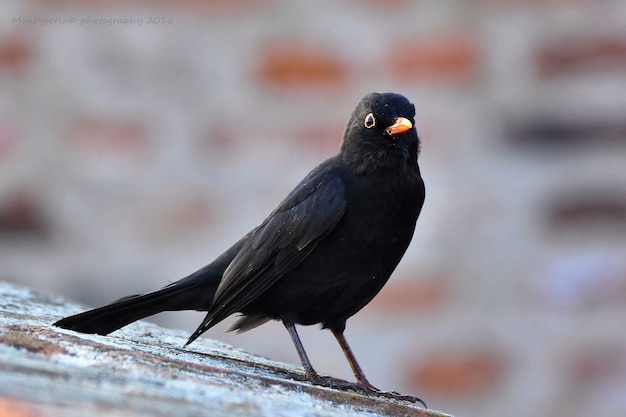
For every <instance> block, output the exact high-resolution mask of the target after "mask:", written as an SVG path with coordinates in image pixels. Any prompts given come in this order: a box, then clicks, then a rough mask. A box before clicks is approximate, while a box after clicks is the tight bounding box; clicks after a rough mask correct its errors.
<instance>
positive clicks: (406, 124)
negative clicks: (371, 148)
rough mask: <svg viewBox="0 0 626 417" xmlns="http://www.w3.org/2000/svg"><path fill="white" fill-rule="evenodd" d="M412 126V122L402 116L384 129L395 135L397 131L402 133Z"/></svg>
mask: <svg viewBox="0 0 626 417" xmlns="http://www.w3.org/2000/svg"><path fill="white" fill-rule="evenodd" d="M411 128H413V123H411V121H410V120H409V119H406V118H404V117H398V118H397V119H396V121H395V122H394V123H393V124H392V125H391V126H389V127H388V128H387V129H385V131H387V133H389V134H390V135H392V136H393V135H397V134H398V133H404V132H406V131H407V130H409V129H411Z"/></svg>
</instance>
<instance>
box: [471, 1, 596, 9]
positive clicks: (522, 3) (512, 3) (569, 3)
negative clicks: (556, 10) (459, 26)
mask: <svg viewBox="0 0 626 417" xmlns="http://www.w3.org/2000/svg"><path fill="white" fill-rule="evenodd" d="M592 1H593V0H481V3H482V4H484V5H486V6H489V7H492V8H495V7H510V6H513V7H518V6H519V7H524V8H529V7H537V6H550V7H561V8H562V7H565V6H577V5H581V4H582V5H585V4H589V3H591V2H592Z"/></svg>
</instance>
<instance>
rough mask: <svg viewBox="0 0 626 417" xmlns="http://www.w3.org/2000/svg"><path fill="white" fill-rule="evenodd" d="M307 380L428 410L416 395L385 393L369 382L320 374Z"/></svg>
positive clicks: (323, 385)
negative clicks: (414, 404)
mask: <svg viewBox="0 0 626 417" xmlns="http://www.w3.org/2000/svg"><path fill="white" fill-rule="evenodd" d="M306 379H307V380H308V381H309V382H311V383H312V384H313V385H319V386H322V387H328V388H333V389H338V390H340V391H355V392H360V393H363V394H365V395H368V396H373V397H383V398H390V399H392V400H397V401H407V402H411V403H420V404H422V405H423V406H424V408H428V407H427V406H426V403H425V402H424V401H422V400H421V399H420V398H418V397H416V396H414V395H406V394H400V393H399V392H396V391H383V390H380V389H378V388H376V387H375V386H373V385H372V384H370V383H369V382H368V381H361V382H349V381H346V380H343V379H339V378H333V377H330V376H321V375H318V374H313V375H307V376H306Z"/></svg>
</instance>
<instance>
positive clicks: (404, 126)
mask: <svg viewBox="0 0 626 417" xmlns="http://www.w3.org/2000/svg"><path fill="white" fill-rule="evenodd" d="M414 117H415V107H414V105H413V104H412V103H411V102H409V100H408V99H407V98H406V97H404V96H402V95H400V94H397V93H390V92H380V93H371V94H368V95H367V96H365V97H364V98H363V99H362V100H361V101H360V102H359V104H358V105H357V107H356V109H355V110H354V112H353V113H352V116H351V117H350V120H349V121H348V124H347V127H346V129H345V133H344V135H343V141H342V143H341V147H340V150H339V152H338V153H337V154H336V155H335V156H333V157H331V158H329V159H328V160H326V161H325V162H322V163H321V164H320V165H319V166H317V167H316V168H315V169H313V171H311V172H310V173H309V174H308V175H307V176H306V177H305V178H304V179H303V180H302V181H301V182H300V183H299V184H298V185H297V186H296V187H295V188H294V190H293V191H291V193H289V195H288V196H287V198H285V200H283V202H282V203H280V204H279V205H278V207H277V208H276V209H275V210H274V211H273V212H272V213H271V214H270V215H269V216H268V217H267V218H266V219H265V220H264V221H263V222H262V223H261V224H260V225H259V226H258V227H256V228H255V229H253V230H252V231H251V232H249V233H248V234H247V235H245V236H244V237H243V238H242V239H241V240H239V241H238V242H237V243H235V244H234V245H233V246H232V247H230V248H229V249H228V250H226V252H224V253H223V254H222V255H220V256H219V257H218V258H217V259H215V260H214V261H213V262H212V263H210V264H208V265H207V266H205V267H203V268H202V269H200V270H198V271H196V272H194V273H192V274H191V275H189V276H187V277H185V278H182V279H181V280H179V281H176V282H174V283H172V284H170V285H167V286H166V287H164V288H162V289H160V290H158V291H155V292H151V293H148V294H144V295H132V296H128V297H124V298H122V299H120V300H117V301H115V302H113V303H111V304H108V305H106V306H104V307H100V308H96V309H93V310H89V311H86V312H84V313H80V314H77V315H74V316H70V317H66V318H64V319H62V320H59V321H57V322H56V323H54V325H55V326H59V327H62V328H66V329H71V330H75V331H78V332H83V333H96V334H101V335H106V334H108V333H111V332H112V331H114V330H117V329H119V328H121V327H123V326H126V325H127V324H129V323H132V322H134V321H136V320H139V319H142V318H144V317H147V316H151V315H153V314H156V313H159V312H162V311H180V310H198V311H206V312H207V315H206V317H205V319H204V320H203V321H202V323H201V324H200V326H199V327H198V329H197V330H196V331H195V332H194V333H193V334H192V335H191V337H190V338H189V340H188V341H187V343H186V344H185V346H187V345H188V344H189V343H191V342H193V341H194V340H195V339H196V338H197V337H198V336H200V335H201V334H202V333H204V332H205V331H207V330H208V329H210V328H211V327H213V326H214V325H215V324H217V323H219V322H220V321H222V320H223V319H225V318H226V317H228V316H230V315H232V314H234V313H239V314H240V315H241V316H240V318H239V319H238V320H237V321H236V322H235V324H234V325H233V326H232V327H231V329H230V330H237V331H239V332H243V331H247V330H250V329H252V328H255V327H257V326H259V325H261V324H263V323H265V322H267V321H269V320H280V321H282V323H283V324H284V326H285V327H286V329H287V331H288V332H289V335H290V336H291V339H292V340H293V343H294V345H295V348H296V350H297V352H298V355H299V357H300V360H301V362H302V366H303V367H304V370H305V378H306V379H307V380H308V381H310V382H311V383H313V384H319V385H325V386H332V387H336V388H339V389H356V390H359V391H361V392H365V393H366V394H372V395H381V396H385V397H389V398H396V399H400V400H408V401H412V402H417V401H419V402H421V403H422V404H423V401H421V400H420V399H419V398H417V397H413V396H409V395H401V394H398V393H397V392H384V391H380V390H379V389H377V388H375V387H374V386H373V385H372V384H370V382H369V381H368V380H367V378H366V377H365V374H364V373H363V371H362V369H361V367H360V366H359V364H358V362H357V360H356V358H355V356H354V354H353V353H352V350H351V349H350V347H349V345H348V342H347V341H346V339H345V337H344V334H343V333H344V329H345V327H346V320H347V319H348V318H349V317H351V316H352V315H354V314H355V313H356V312H357V311H359V310H360V309H362V308H363V307H364V306H365V305H366V304H367V303H369V302H370V301H371V300H372V298H374V296H375V295H376V294H377V293H378V292H379V291H380V289H381V288H382V287H383V285H385V283H386V282H387V280H388V279H389V276H390V275H391V273H392V272H393V270H394V269H395V268H396V266H397V265H398V263H399V262H400V259H401V258H402V256H403V255H404V252H405V251H406V249H407V246H408V245H409V243H410V241H411V238H412V237H413V231H414V229H415V223H416V221H417V217H418V216H419V213H420V211H421V208H422V204H423V203H424V195H425V194H424V193H425V191H424V183H423V181H422V178H421V176H420V170H419V166H418V163H417V157H418V153H419V148H420V141H419V138H418V135H417V131H416V129H415V127H414V124H415V120H414ZM318 323H319V324H321V327H322V328H323V329H329V330H330V331H331V332H332V334H333V335H334V336H335V338H336V339H337V342H338V343H339V345H340V347H341V349H342V350H343V352H344V354H345V356H346V359H347V360H348V362H349V363H350V366H351V368H352V371H353V372H354V375H355V378H356V383H348V382H346V381H342V380H339V379H335V378H331V377H322V376H320V375H319V374H318V373H317V372H316V371H315V370H314V369H313V366H311V363H310V361H309V359H308V357H307V355H306V352H305V351H304V348H303V346H302V343H301V341H300V338H299V336H298V333H297V332H296V327H295V325H296V324H300V325H312V324H318Z"/></svg>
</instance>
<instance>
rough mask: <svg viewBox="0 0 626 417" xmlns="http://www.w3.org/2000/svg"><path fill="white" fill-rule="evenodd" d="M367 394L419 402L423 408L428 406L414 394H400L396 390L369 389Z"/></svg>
mask: <svg viewBox="0 0 626 417" xmlns="http://www.w3.org/2000/svg"><path fill="white" fill-rule="evenodd" d="M367 394H368V395H372V396H376V397H384V398H390V399H392V400H397V401H407V402H410V403H420V404H422V405H423V406H424V408H428V406H427V405H426V403H425V402H424V401H423V400H421V399H420V398H418V397H416V396H414V395H407V394H400V393H399V392H397V391H381V390H376V391H369V392H367Z"/></svg>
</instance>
